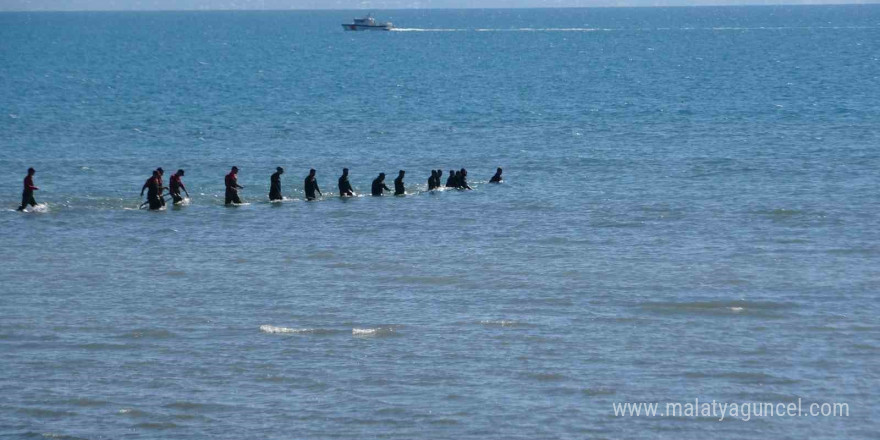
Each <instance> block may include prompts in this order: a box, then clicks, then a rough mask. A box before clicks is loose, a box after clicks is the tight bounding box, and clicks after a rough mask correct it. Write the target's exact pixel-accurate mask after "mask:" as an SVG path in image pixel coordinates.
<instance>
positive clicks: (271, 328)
mask: <svg viewBox="0 0 880 440" xmlns="http://www.w3.org/2000/svg"><path fill="white" fill-rule="evenodd" d="M315 330H316V329H313V328H289V327H276V326H274V325H265V324H264V325H261V326H260V331H261V332H263V333H270V334H272V333H314V332H315Z"/></svg>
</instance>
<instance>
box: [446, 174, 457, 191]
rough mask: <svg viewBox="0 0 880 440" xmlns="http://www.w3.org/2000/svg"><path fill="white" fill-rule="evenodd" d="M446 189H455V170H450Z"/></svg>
mask: <svg viewBox="0 0 880 440" xmlns="http://www.w3.org/2000/svg"><path fill="white" fill-rule="evenodd" d="M446 187H447V188H455V170H449V177H447V178H446Z"/></svg>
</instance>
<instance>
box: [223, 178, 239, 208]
mask: <svg viewBox="0 0 880 440" xmlns="http://www.w3.org/2000/svg"><path fill="white" fill-rule="evenodd" d="M225 182H226V204H227V205H230V204H233V203H239V204H240V203H241V199H240V198H238V189H239V188H241V186H239V185H238V176H236V175H235V174H232V173H229V174H227V175H226V179H225Z"/></svg>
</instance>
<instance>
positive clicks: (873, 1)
mask: <svg viewBox="0 0 880 440" xmlns="http://www.w3.org/2000/svg"><path fill="white" fill-rule="evenodd" d="M754 1H755V2H754V3H750V2H746V3H719V4H693V5H590V6H556V7H552V6H549V7H548V6H520V7H517V6H512V7H480V8H476V7H474V8H471V7H458V8H431V7H419V8H416V7H409V8H406V7H404V8H308V7H306V8H288V9H278V8H181V9H121V8H117V9H105V8H94V9H89V8H86V9H3V8H2V7H0V13H7V12H16V13H19V12H232V11H242V12H289V11H458V10H473V11H478V10H505V9H515V10H529V9H635V8H639V9H654V8H656V9H661V8H713V7H716V8H735V7H779V6H792V7H812V6H876V5H880V0H867V1H861V2H840V3H838V2H835V1H833V0H832V1H830V2H822V1H818V2H811V1H809V0H808V1H807V2H799V3H790V2H780V3H766V2H762V1H761V0H754Z"/></svg>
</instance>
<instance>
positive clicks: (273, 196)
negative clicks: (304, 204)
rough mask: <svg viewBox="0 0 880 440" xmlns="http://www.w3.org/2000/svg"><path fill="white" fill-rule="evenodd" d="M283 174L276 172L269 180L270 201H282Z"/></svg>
mask: <svg viewBox="0 0 880 440" xmlns="http://www.w3.org/2000/svg"><path fill="white" fill-rule="evenodd" d="M283 198H284V197H282V196H281V173H279V172H276V173H274V174H272V177H270V178H269V200H282V199H283Z"/></svg>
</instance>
